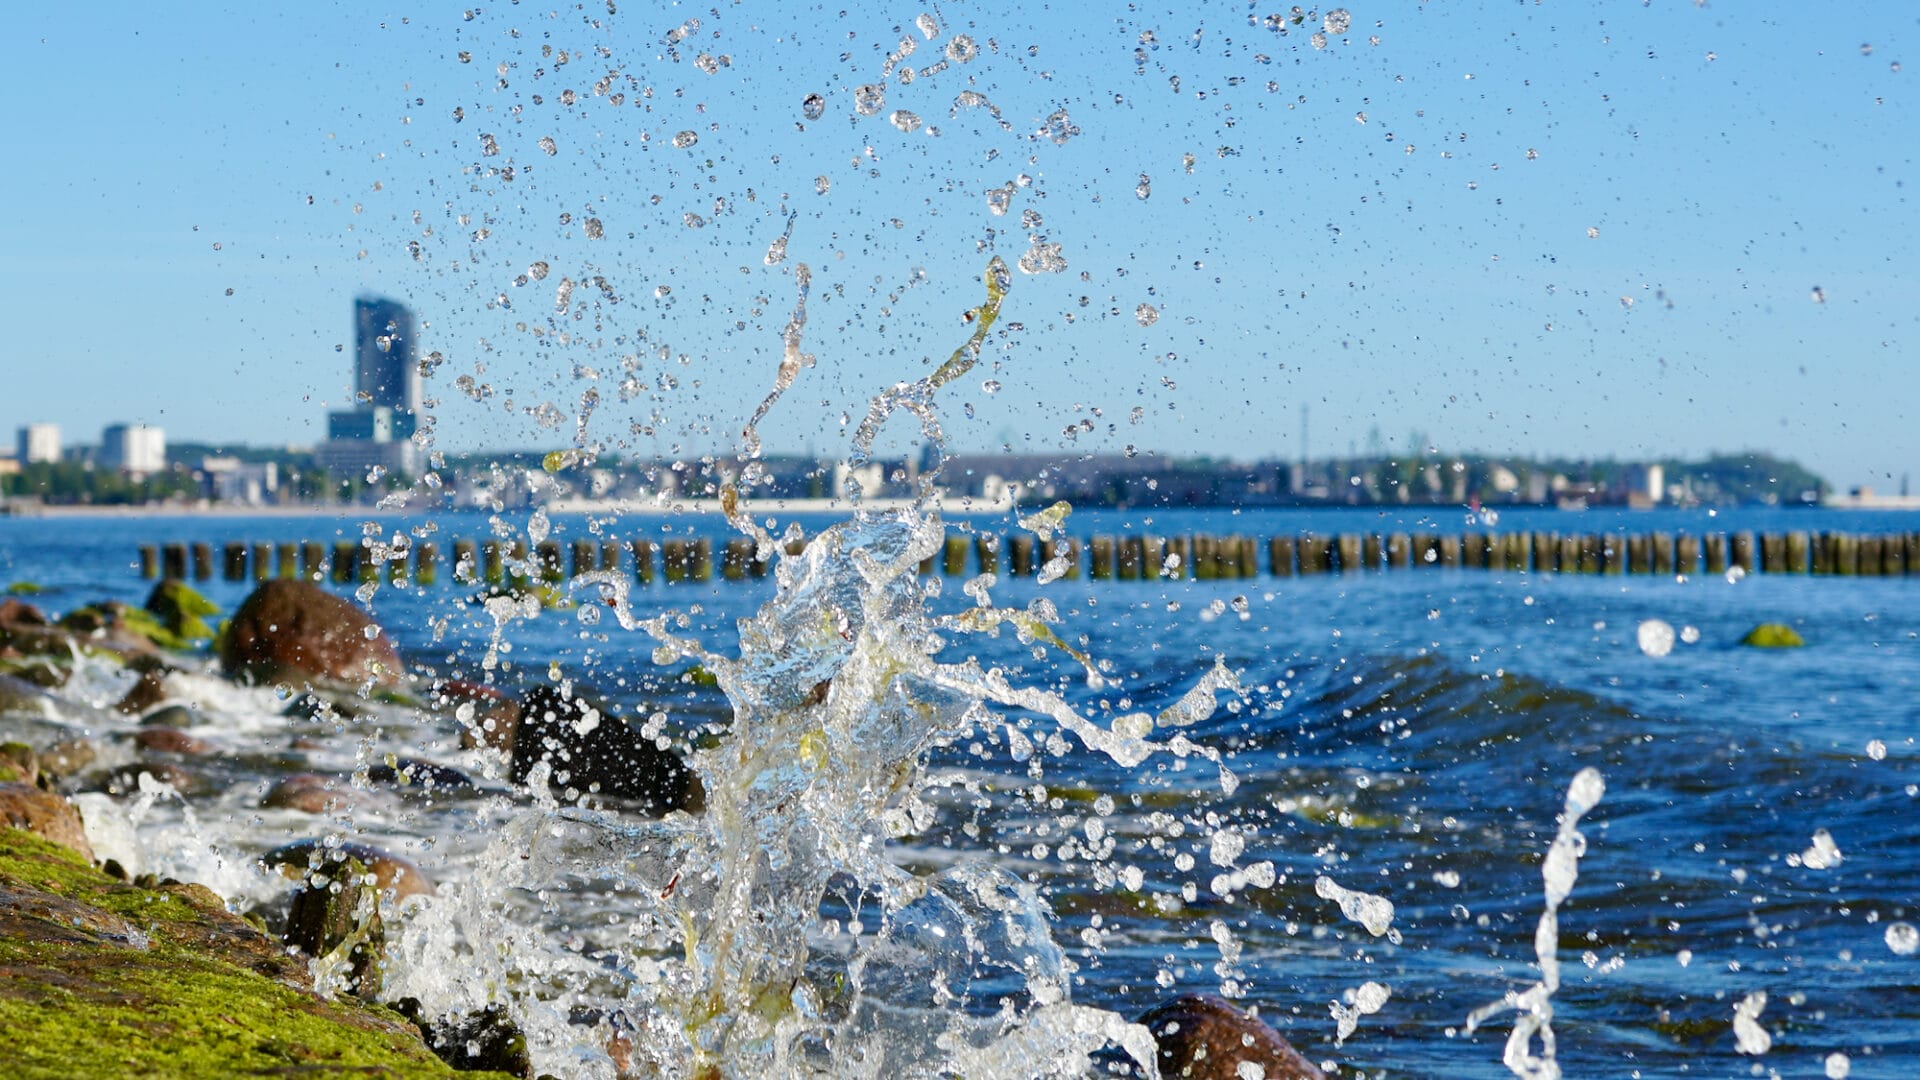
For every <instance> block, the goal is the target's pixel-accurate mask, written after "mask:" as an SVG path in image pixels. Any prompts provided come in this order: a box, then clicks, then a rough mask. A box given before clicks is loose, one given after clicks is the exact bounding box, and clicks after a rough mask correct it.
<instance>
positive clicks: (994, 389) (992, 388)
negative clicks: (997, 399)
mask: <svg viewBox="0 0 1920 1080" xmlns="http://www.w3.org/2000/svg"><path fill="white" fill-rule="evenodd" d="M980 389H982V390H984V391H986V392H987V393H989V394H997V393H999V392H1000V380H999V379H988V380H987V381H986V382H983V383H981V384H980Z"/></svg>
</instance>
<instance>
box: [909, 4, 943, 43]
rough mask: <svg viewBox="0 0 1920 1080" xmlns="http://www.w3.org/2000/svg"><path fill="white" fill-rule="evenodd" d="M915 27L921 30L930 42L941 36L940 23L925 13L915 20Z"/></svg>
mask: <svg viewBox="0 0 1920 1080" xmlns="http://www.w3.org/2000/svg"><path fill="white" fill-rule="evenodd" d="M913 25H915V26H917V27H919V28H920V32H921V33H922V34H925V35H926V36H927V40H928V41H932V40H933V39H934V38H937V37H939V36H940V21H939V20H938V19H935V18H934V17H933V16H932V15H929V14H927V13H926V12H924V11H923V12H921V13H920V14H919V15H918V16H917V17H916V18H915V19H914V20H913Z"/></svg>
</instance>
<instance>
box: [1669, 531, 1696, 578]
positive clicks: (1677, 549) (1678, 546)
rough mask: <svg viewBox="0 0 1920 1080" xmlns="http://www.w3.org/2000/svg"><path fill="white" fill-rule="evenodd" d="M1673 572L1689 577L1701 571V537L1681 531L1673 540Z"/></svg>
mask: <svg viewBox="0 0 1920 1080" xmlns="http://www.w3.org/2000/svg"><path fill="white" fill-rule="evenodd" d="M1673 572H1674V573H1676V574H1685V575H1687V576H1688V577H1692V576H1693V575H1695V574H1697V573H1699V572H1700V538H1699V537H1697V536H1694V535H1692V534H1690V533H1681V534H1680V535H1679V536H1676V537H1674V540H1673Z"/></svg>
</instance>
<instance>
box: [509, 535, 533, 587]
mask: <svg viewBox="0 0 1920 1080" xmlns="http://www.w3.org/2000/svg"><path fill="white" fill-rule="evenodd" d="M505 561H506V567H507V584H508V585H510V586H512V587H514V588H516V589H524V588H526V587H527V586H528V585H531V584H533V573H534V564H533V561H532V560H530V559H528V558H527V542H526V541H525V540H509V541H507V557H506V560H505Z"/></svg>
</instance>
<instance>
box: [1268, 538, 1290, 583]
mask: <svg viewBox="0 0 1920 1080" xmlns="http://www.w3.org/2000/svg"><path fill="white" fill-rule="evenodd" d="M1267 570H1268V572H1269V573H1271V574H1272V575H1273V576H1274V577H1292V576H1293V537H1291V536H1272V537H1268V538H1267Z"/></svg>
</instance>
